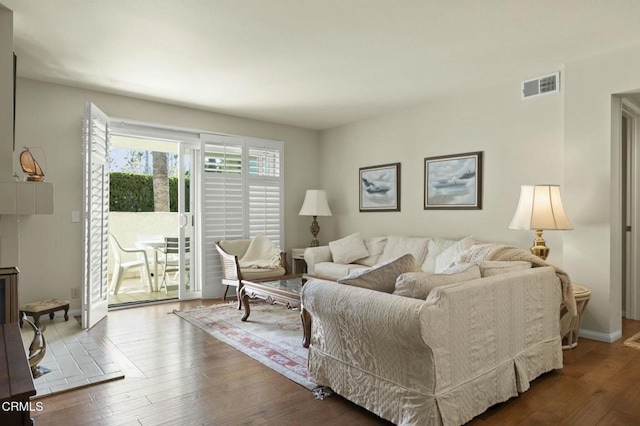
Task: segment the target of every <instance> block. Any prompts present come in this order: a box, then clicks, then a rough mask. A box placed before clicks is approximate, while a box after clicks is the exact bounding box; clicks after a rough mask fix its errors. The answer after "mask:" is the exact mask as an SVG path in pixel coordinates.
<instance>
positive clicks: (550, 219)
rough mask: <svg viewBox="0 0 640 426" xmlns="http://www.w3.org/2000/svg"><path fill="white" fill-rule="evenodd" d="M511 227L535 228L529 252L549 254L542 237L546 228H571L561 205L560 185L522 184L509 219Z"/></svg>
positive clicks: (542, 254)
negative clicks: (516, 203) (518, 199)
mask: <svg viewBox="0 0 640 426" xmlns="http://www.w3.org/2000/svg"><path fill="white" fill-rule="evenodd" d="M509 228H511V229H535V231H536V239H535V240H534V245H533V247H531V253H533V254H535V255H536V256H538V257H539V258H541V259H546V258H547V256H548V255H549V248H548V247H547V246H546V244H545V241H544V239H543V238H542V231H543V230H546V229H556V230H569V229H573V227H572V226H571V222H569V218H568V217H567V214H566V213H565V212H564V207H562V200H561V198H560V186H558V185H535V186H534V185H522V186H521V187H520V201H518V208H517V209H516V214H515V215H514V216H513V219H512V220H511V225H509Z"/></svg>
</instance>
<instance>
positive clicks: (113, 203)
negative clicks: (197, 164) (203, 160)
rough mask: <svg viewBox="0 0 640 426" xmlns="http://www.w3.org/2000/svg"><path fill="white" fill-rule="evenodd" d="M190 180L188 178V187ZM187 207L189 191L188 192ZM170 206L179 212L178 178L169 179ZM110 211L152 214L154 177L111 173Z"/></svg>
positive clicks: (173, 210)
mask: <svg viewBox="0 0 640 426" xmlns="http://www.w3.org/2000/svg"><path fill="white" fill-rule="evenodd" d="M189 183H190V180H189V178H188V177H187V180H186V187H187V189H188V188H189ZM186 195H187V206H188V205H189V191H188V190H187V191H186ZM169 205H170V206H171V211H172V212H177V211H178V178H177V177H171V178H169ZM109 210H110V211H112V212H152V211H153V176H152V175H139V174H134V173H121V172H111V173H110V174H109Z"/></svg>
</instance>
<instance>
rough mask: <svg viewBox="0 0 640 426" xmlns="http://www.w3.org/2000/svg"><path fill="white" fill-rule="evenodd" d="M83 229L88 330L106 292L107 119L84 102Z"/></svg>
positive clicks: (102, 311)
mask: <svg viewBox="0 0 640 426" xmlns="http://www.w3.org/2000/svg"><path fill="white" fill-rule="evenodd" d="M83 139H84V143H83V151H84V167H83V169H84V170H83V171H84V187H83V195H84V232H83V237H84V238H83V243H84V244H83V260H84V262H83V281H84V283H83V291H82V327H83V328H84V329H89V328H91V327H93V326H94V325H95V324H96V323H97V322H98V321H100V320H101V319H102V318H104V317H105V316H106V315H107V310H108V304H109V300H108V298H109V295H108V291H109V288H108V280H107V274H108V270H107V259H108V250H109V238H108V232H109V154H108V153H109V118H108V117H107V116H106V115H105V114H104V113H103V112H102V111H100V110H99V109H98V108H97V107H96V106H95V105H93V104H90V103H87V104H86V105H85V117H84V138H83Z"/></svg>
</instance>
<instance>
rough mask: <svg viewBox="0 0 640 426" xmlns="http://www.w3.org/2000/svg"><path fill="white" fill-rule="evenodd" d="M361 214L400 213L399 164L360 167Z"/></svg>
mask: <svg viewBox="0 0 640 426" xmlns="http://www.w3.org/2000/svg"><path fill="white" fill-rule="evenodd" d="M359 185H360V211H361V212H399V211H400V163H391V164H381V165H379V166H371V167H361V168H360V174H359Z"/></svg>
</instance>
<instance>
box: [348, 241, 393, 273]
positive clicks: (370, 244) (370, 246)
mask: <svg viewBox="0 0 640 426" xmlns="http://www.w3.org/2000/svg"><path fill="white" fill-rule="evenodd" d="M364 245H365V247H366V248H367V251H368V252H369V256H367V257H365V258H364V259H359V260H356V262H355V263H357V264H358V265H364V266H373V265H375V264H376V263H378V260H380V256H382V252H383V251H384V247H385V246H386V245H387V237H374V238H368V239H366V240H364Z"/></svg>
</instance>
